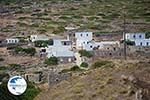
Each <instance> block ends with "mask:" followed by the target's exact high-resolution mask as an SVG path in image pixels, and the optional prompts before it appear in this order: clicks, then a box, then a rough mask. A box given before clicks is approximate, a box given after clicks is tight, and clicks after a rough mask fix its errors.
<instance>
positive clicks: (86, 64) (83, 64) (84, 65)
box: [80, 62, 88, 68]
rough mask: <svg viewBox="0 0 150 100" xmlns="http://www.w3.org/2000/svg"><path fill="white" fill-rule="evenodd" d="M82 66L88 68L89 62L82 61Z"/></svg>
mask: <svg viewBox="0 0 150 100" xmlns="http://www.w3.org/2000/svg"><path fill="white" fill-rule="evenodd" d="M80 67H84V68H87V67H88V63H86V62H82V63H81V65H80Z"/></svg>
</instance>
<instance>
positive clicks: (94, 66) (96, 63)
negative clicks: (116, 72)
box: [92, 60, 112, 68]
mask: <svg viewBox="0 0 150 100" xmlns="http://www.w3.org/2000/svg"><path fill="white" fill-rule="evenodd" d="M110 63H112V62H111V61H106V60H105V61H96V62H95V63H94V64H93V65H92V67H93V68H99V67H102V66H104V65H106V64H110Z"/></svg>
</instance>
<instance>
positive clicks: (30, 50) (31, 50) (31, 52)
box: [10, 46, 36, 56]
mask: <svg viewBox="0 0 150 100" xmlns="http://www.w3.org/2000/svg"><path fill="white" fill-rule="evenodd" d="M10 49H13V50H14V52H15V53H16V54H18V53H19V52H23V53H26V54H29V55H30V56H34V55H35V53H36V49H35V48H32V47H31V48H22V47H18V46H16V47H13V48H10Z"/></svg>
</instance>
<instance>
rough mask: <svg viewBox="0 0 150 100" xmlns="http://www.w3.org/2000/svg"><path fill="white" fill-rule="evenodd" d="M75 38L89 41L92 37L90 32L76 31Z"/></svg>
mask: <svg viewBox="0 0 150 100" xmlns="http://www.w3.org/2000/svg"><path fill="white" fill-rule="evenodd" d="M75 38H76V39H80V40H82V39H83V40H87V41H91V40H92V38H93V33H92V32H76V33H75Z"/></svg>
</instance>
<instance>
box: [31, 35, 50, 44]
mask: <svg viewBox="0 0 150 100" xmlns="http://www.w3.org/2000/svg"><path fill="white" fill-rule="evenodd" d="M30 40H31V42H35V41H39V40H42V41H47V40H49V38H48V37H47V36H46V35H31V36H30Z"/></svg>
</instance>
